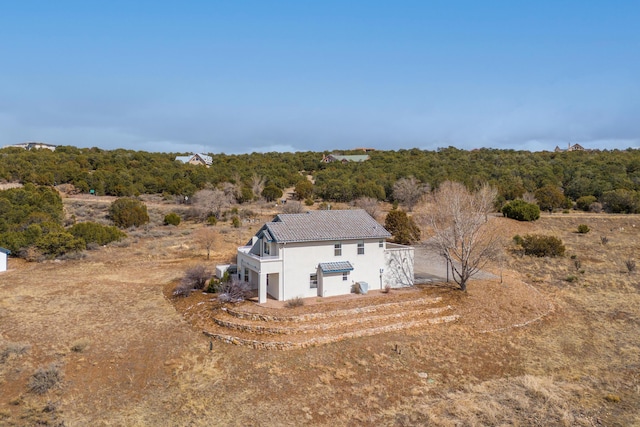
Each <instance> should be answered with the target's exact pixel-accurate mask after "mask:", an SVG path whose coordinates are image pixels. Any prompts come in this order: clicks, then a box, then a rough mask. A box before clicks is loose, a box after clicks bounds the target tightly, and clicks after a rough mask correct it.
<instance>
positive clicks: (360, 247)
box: [358, 242, 364, 255]
mask: <svg viewBox="0 0 640 427" xmlns="http://www.w3.org/2000/svg"><path fill="white" fill-rule="evenodd" d="M358 255H364V242H358Z"/></svg>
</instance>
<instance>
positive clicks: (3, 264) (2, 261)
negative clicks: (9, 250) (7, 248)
mask: <svg viewBox="0 0 640 427" xmlns="http://www.w3.org/2000/svg"><path fill="white" fill-rule="evenodd" d="M0 271H7V254H5V253H4V252H2V251H0Z"/></svg>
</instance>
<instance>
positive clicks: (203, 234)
mask: <svg viewBox="0 0 640 427" xmlns="http://www.w3.org/2000/svg"><path fill="white" fill-rule="evenodd" d="M195 240H196V242H197V243H198V244H199V245H200V246H201V247H202V248H203V249H206V250H207V259H209V256H210V255H211V249H212V248H213V247H214V246H215V244H216V241H217V240H218V232H217V231H216V230H215V229H213V228H210V227H202V228H201V229H200V230H198V231H196V236H195Z"/></svg>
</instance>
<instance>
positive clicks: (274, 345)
mask: <svg viewBox="0 0 640 427" xmlns="http://www.w3.org/2000/svg"><path fill="white" fill-rule="evenodd" d="M459 317H460V316H459V315H457V314H454V315H451V316H442V317H434V318H429V319H424V320H414V321H411V322H402V323H396V324H393V325H386V326H380V327H377V328H370V329H362V330H359V331H353V332H346V333H343V334H337V335H332V336H326V337H320V338H311V339H309V340H306V341H297V342H291V341H258V340H248V339H244V338H238V337H233V336H230V335H223V334H215V333H211V332H208V331H202V332H203V333H204V334H205V335H206V336H208V337H210V338H212V339H215V340H217V341H222V342H225V343H229V344H235V345H243V346H247V347H252V348H255V349H262V350H294V349H302V348H307V347H312V346H316V345H320V344H328V343H332V342H336V341H341V340H343V339H348V338H357V337H365V336H371V335H376V334H381V333H385V332H393V331H399V330H403V329H409V328H414V327H418V326H425V325H433V324H438V323H447V322H453V321H455V320H458V318H459Z"/></svg>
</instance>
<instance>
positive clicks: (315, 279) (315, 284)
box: [309, 274, 318, 289]
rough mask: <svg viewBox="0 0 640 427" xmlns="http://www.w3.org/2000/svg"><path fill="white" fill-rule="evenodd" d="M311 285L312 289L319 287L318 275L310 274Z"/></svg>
mask: <svg viewBox="0 0 640 427" xmlns="http://www.w3.org/2000/svg"><path fill="white" fill-rule="evenodd" d="M309 287H310V288H311V289H316V288H317V287H318V275H317V274H310V275H309Z"/></svg>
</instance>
